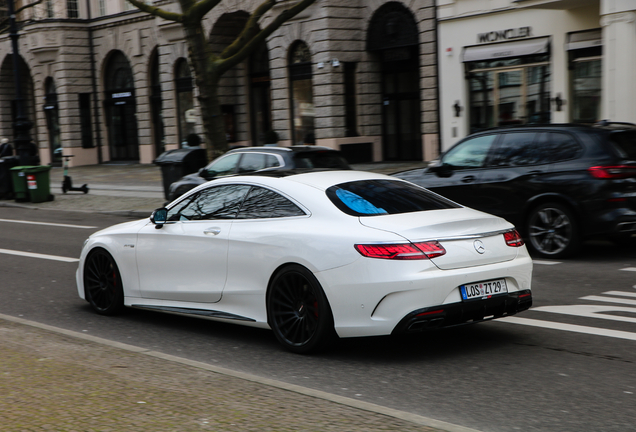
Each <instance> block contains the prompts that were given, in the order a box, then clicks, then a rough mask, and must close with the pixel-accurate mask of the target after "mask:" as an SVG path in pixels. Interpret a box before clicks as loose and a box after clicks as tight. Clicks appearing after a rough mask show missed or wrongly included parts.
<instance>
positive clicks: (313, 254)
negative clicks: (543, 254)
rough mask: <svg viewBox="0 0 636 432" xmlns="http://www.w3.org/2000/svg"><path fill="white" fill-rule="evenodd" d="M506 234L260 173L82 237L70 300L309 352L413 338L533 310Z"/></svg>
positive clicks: (426, 206) (524, 258)
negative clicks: (376, 339) (267, 336)
mask: <svg viewBox="0 0 636 432" xmlns="http://www.w3.org/2000/svg"><path fill="white" fill-rule="evenodd" d="M531 274H532V260H531V258H530V256H529V255H528V252H527V250H526V247H525V246H524V243H523V240H522V239H521V237H520V236H519V233H518V232H517V231H516V230H515V228H514V226H513V225H511V224H510V223H508V222H506V221H505V220H504V219H501V218H498V217H495V216H492V215H489V214H486V213H482V212H479V211H476V210H472V209H470V208H467V207H463V206H461V205H459V204H456V203H454V202H452V201H449V200H447V199H445V198H443V197H441V196H439V195H436V194H434V193H432V192H430V191H428V190H426V189H423V188H421V187H419V186H415V185H413V184H412V183H409V182H406V181H404V180H399V179H396V178H395V177H389V176H385V175H381V174H373V173H367V172H359V171H313V172H306V171H305V172H299V171H290V172H282V171H281V172H271V173H267V174H263V173H260V174H257V175H243V176H235V177H227V178H222V179H218V180H213V181H211V182H208V183H205V184H203V185H200V186H199V187H197V188H195V189H193V190H192V191H190V192H189V193H187V194H185V195H183V196H182V197H180V198H179V199H177V200H176V201H174V202H172V203H170V204H169V205H167V207H166V208H161V209H158V210H156V211H155V212H154V213H153V214H152V216H151V217H150V219H144V220H139V221H135V222H127V223H123V224H119V225H115V226H113V227H110V228H107V229H104V230H102V231H99V232H97V233H95V234H93V235H91V236H90V237H89V238H88V240H86V242H85V244H84V248H83V250H82V254H81V258H80V263H79V268H78V269H77V275H76V279H77V288H78V291H79V295H80V297H81V298H83V299H85V300H87V301H88V302H89V303H90V304H91V306H92V307H93V309H94V310H95V311H96V312H97V313H99V314H103V315H113V314H116V313H118V312H121V311H122V310H123V309H124V307H126V306H127V307H132V308H140V309H148V310H154V311H162V312H169V313H176V314H182V315H183V314H186V315H192V316H197V317H202V318H208V319H213V320H219V321H224V322H234V323H238V324H243V325H249V326H254V327H262V328H271V329H272V330H273V332H274V334H275V336H276V338H277V339H278V340H279V341H280V343H281V344H282V345H283V346H284V347H285V348H287V349H289V350H291V351H293V352H298V353H307V352H310V351H315V350H317V349H319V348H322V347H324V346H325V345H326V344H327V343H328V342H329V341H330V340H331V339H332V337H335V336H338V337H342V338H345V337H360V336H374V335H390V334H397V333H403V332H417V331H423V330H426V329H432V328H440V327H448V326H455V325H460V324H466V323H475V322H480V321H486V320H490V319H494V318H499V317H504V316H509V315H513V314H516V313H517V312H519V311H523V310H526V309H528V308H529V307H530V306H531V305H532V293H531V288H530V284H531Z"/></svg>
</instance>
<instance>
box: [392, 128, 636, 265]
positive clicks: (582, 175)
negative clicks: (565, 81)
mask: <svg viewBox="0 0 636 432" xmlns="http://www.w3.org/2000/svg"><path fill="white" fill-rule="evenodd" d="M394 175H395V176H397V177H399V178H402V179H405V180H408V181H411V182H413V183H416V184H418V185H420V186H423V187H426V188H427V189H431V190H432V191H434V192H437V193H439V194H440V195H443V196H445V197H447V198H450V199H451V200H454V201H456V202H458V203H460V204H463V205H465V206H467V207H472V208H475V209H478V210H482V211H484V212H487V213H492V214H495V215H498V216H501V217H503V218H506V219H507V220H509V221H510V222H512V223H513V224H515V225H516V226H517V227H518V228H519V230H520V231H521V233H522V235H523V236H524V237H525V238H526V241H527V243H528V245H529V246H530V247H531V249H532V250H534V252H536V254H538V255H540V256H543V257H550V258H564V257H566V256H569V255H571V254H572V253H574V252H575V251H576V250H577V248H578V246H579V244H580V242H581V240H583V239H586V238H589V237H593V236H602V237H605V238H609V239H612V240H616V241H621V242H626V241H629V240H633V234H634V233H636V125H633V124H629V123H608V122H601V123H599V124H598V125H595V126H586V125H569V124H550V125H542V126H541V125H536V126H530V125H526V126H521V127H519V126H515V127H505V128H496V129H489V130H486V131H482V132H478V133H475V134H472V135H469V136H468V137H466V138H464V139H463V140H462V141H460V142H458V143H457V144H456V145H454V146H453V147H452V148H450V149H449V150H448V151H447V152H445V153H444V154H443V155H442V156H441V157H440V158H439V160H437V161H434V162H433V163H432V164H431V165H429V167H428V168H423V169H417V170H411V171H405V172H401V173H397V174H394Z"/></svg>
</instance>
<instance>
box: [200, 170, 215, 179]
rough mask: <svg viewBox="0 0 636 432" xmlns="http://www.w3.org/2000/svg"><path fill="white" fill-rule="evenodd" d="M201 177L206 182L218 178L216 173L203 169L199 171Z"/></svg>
mask: <svg viewBox="0 0 636 432" xmlns="http://www.w3.org/2000/svg"><path fill="white" fill-rule="evenodd" d="M199 177H203V178H204V179H206V180H212V179H213V178H214V177H216V172H215V171H211V170H207V169H205V168H201V169H200V170H199Z"/></svg>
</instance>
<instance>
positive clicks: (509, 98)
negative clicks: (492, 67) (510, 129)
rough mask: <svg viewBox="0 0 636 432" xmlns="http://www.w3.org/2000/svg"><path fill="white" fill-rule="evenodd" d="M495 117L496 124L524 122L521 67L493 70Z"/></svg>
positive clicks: (523, 83) (504, 124)
mask: <svg viewBox="0 0 636 432" xmlns="http://www.w3.org/2000/svg"><path fill="white" fill-rule="evenodd" d="M495 83H496V87H495V100H496V101H497V104H496V105H495V109H496V112H495V118H496V119H497V125H498V126H506V125H514V124H523V123H526V121H527V119H526V112H525V106H524V100H525V82H524V73H523V69H512V70H504V71H498V72H495Z"/></svg>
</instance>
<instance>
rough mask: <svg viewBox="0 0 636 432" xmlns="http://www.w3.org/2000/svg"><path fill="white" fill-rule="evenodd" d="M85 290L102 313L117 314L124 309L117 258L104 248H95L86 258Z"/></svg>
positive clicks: (94, 307)
mask: <svg viewBox="0 0 636 432" xmlns="http://www.w3.org/2000/svg"><path fill="white" fill-rule="evenodd" d="M84 292H85V293H86V300H88V302H89V303H90V304H91V306H92V307H93V309H94V310H95V312H97V313H98V314H100V315H116V314H118V313H120V312H121V311H122V310H123V309H124V290H123V287H122V282H121V275H120V274H119V269H118V268H117V264H115V260H114V259H113V257H112V256H111V255H110V254H109V253H108V252H106V251H105V250H104V249H101V248H98V249H95V250H93V251H92V252H91V253H90V254H89V255H88V257H87V258H86V262H85V263H84Z"/></svg>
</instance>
